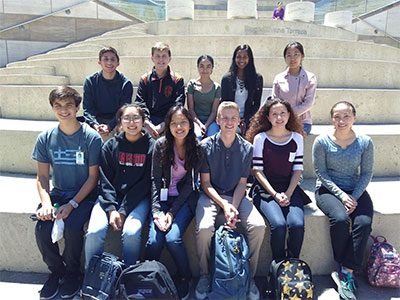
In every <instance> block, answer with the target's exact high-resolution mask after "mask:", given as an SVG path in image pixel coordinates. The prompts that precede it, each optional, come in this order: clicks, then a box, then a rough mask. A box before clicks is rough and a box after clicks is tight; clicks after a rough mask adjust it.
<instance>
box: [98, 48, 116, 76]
mask: <svg viewBox="0 0 400 300" xmlns="http://www.w3.org/2000/svg"><path fill="white" fill-rule="evenodd" d="M98 64H99V65H100V66H101V69H102V70H103V72H105V73H108V74H113V73H115V71H116V69H117V67H118V66H119V61H118V59H117V56H116V55H115V54H114V53H112V52H106V53H104V54H103V56H102V57H101V59H100V60H99V62H98Z"/></svg>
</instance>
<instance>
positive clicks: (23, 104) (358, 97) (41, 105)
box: [0, 85, 400, 124]
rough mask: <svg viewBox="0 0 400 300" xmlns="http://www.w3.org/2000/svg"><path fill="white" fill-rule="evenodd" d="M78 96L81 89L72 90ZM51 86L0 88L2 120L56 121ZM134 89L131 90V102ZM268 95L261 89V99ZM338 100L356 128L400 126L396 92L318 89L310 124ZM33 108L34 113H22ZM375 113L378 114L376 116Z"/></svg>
mask: <svg viewBox="0 0 400 300" xmlns="http://www.w3.org/2000/svg"><path fill="white" fill-rule="evenodd" d="M73 87H74V88H75V89H77V90H78V92H79V93H81V94H82V90H83V89H82V86H81V85H79V86H73ZM53 88H54V86H20V85H0V111H1V116H0V117H2V118H8V119H27V120H56V118H55V117H54V114H53V112H52V110H51V109H50V106H49V102H48V100H47V99H48V96H49V93H50V91H51V90H52V89H53ZM136 90H137V88H136V87H135V88H134V96H133V99H135V95H136ZM270 94H271V89H270V88H264V92H263V96H262V99H266V98H267V97H268V96H269V95H270ZM339 99H345V100H348V101H349V102H352V103H353V104H354V105H355V106H356V109H357V124H395V123H400V90H372V89H368V90H367V89H364V90H360V89H324V88H318V89H317V93H316V99H315V104H314V106H313V108H312V115H313V122H314V124H330V117H329V109H330V107H332V105H333V104H334V103H336V102H337V101H338V100H339ZM27 107H35V109H26V108H27ZM377 111H379V112H380V113H376V112H377Z"/></svg>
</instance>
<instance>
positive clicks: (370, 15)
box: [352, 0, 400, 24]
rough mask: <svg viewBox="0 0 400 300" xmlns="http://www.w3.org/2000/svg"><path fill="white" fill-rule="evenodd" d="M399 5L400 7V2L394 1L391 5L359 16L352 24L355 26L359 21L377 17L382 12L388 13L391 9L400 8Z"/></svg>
mask: <svg viewBox="0 0 400 300" xmlns="http://www.w3.org/2000/svg"><path fill="white" fill-rule="evenodd" d="M399 5H400V0H398V1H394V2H392V3H389V4H387V5H384V6H381V7H379V8H377V9H374V10H371V11H369V12H367V13H365V14H362V15H359V16H358V17H354V18H353V20H352V23H353V24H354V23H356V22H358V21H363V20H364V19H366V18H368V17H372V16H375V15H376V14H379V13H381V12H384V11H387V10H389V9H391V8H394V7H396V6H399Z"/></svg>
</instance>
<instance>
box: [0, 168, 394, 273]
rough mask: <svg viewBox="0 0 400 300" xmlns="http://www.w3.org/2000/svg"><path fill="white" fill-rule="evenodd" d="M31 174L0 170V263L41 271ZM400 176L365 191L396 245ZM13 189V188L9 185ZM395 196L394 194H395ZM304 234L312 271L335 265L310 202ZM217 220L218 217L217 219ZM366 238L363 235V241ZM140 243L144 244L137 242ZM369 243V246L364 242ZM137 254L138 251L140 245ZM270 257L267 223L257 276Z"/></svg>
mask: <svg viewBox="0 0 400 300" xmlns="http://www.w3.org/2000/svg"><path fill="white" fill-rule="evenodd" d="M35 182H36V180H35V178H34V177H29V176H26V175H22V176H21V175H18V174H1V175H0V184H1V186H2V187H5V188H3V189H2V193H3V194H2V197H3V198H4V199H12V201H5V202H4V203H3V205H2V206H1V209H0V220H1V221H2V224H3V230H1V231H0V261H1V264H0V269H1V270H6V271H20V272H47V270H46V266H45V264H44V263H43V262H42V260H41V257H40V254H39V251H38V249H37V247H36V243H35V238H34V226H35V223H34V222H32V221H31V220H29V216H30V214H32V213H34V211H35V209H36V207H37V205H38V203H39V202H38V201H39V198H38V195H37V191H36V185H35ZM399 183H400V177H397V178H375V179H374V180H373V182H371V183H370V185H369V186H368V192H369V193H370V194H371V198H372V199H373V202H374V210H375V214H374V221H373V230H372V234H373V235H379V234H382V235H384V236H386V238H387V239H388V241H389V242H390V243H391V244H392V245H393V246H394V247H395V248H397V249H399V248H400V236H399V235H398V233H397V231H396V230H392V228H400V206H399V203H400V201H397V200H400V199H397V198H399V197H398V196H394V197H395V198H393V195H397V194H398V193H397V191H398V185H399ZM302 185H303V188H304V189H305V190H306V193H307V194H309V195H310V197H312V198H313V192H314V185H315V182H314V180H305V181H304V182H303V184H302ZM16 190H18V193H15V191H16ZM396 197H397V198H396ZM305 215H306V218H305V224H306V227H305V237H304V242H303V247H302V252H301V258H302V259H304V260H305V261H306V262H307V263H309V264H310V267H311V269H312V271H313V274H314V275H320V274H329V273H330V272H331V271H332V270H334V269H335V268H336V264H335V262H334V261H333V257H332V250H331V244H330V237H329V222H328V219H327V217H325V216H324V215H323V213H322V212H321V211H320V210H319V209H318V208H317V206H316V205H315V202H313V203H311V204H310V205H308V206H306V207H305ZM219 221H221V220H219ZM194 232H195V231H194V220H193V221H192V223H191V224H190V225H189V228H188V230H187V231H186V233H185V235H184V240H185V245H186V248H187V251H188V256H189V259H190V265H191V269H192V272H193V275H194V276H198V260H197V253H196V246H195V245H196V244H195V236H194ZM142 237H143V240H142V245H143V246H144V243H145V241H146V239H147V226H146V225H145V226H144V230H143V234H142ZM370 244H371V242H370V241H369V245H370ZM143 248H144V247H143ZM368 249H369V247H368ZM105 250H106V251H110V252H112V253H116V254H120V251H121V243H120V239H119V233H117V232H112V231H110V232H109V235H108V238H107V240H106V246H105ZM142 255H143V251H142ZM161 261H162V262H164V263H165V264H166V266H167V267H168V269H169V270H170V272H171V273H172V274H174V273H175V271H176V268H175V266H174V264H173V262H172V261H171V258H170V256H169V254H168V253H166V251H164V253H163V255H162V257H161ZM270 261H271V250H270V245H269V229H267V231H266V234H265V238H264V242H263V245H262V249H261V251H260V260H259V265H258V271H257V275H258V276H266V275H267V272H268V265H269V263H270Z"/></svg>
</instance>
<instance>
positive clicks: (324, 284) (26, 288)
mask: <svg viewBox="0 0 400 300" xmlns="http://www.w3.org/2000/svg"><path fill="white" fill-rule="evenodd" d="M47 276H48V275H47V274H46V273H28V272H9V271H0V288H1V290H2V295H4V297H5V298H6V299H25V300H33V299H34V300H36V299H37V298H38V295H37V294H38V292H39V291H40V290H41V288H42V286H43V284H44V283H45V281H46V280H47ZM312 279H313V280H312V281H313V284H314V288H313V295H314V298H313V299H315V300H317V299H318V300H340V298H339V295H338V293H337V291H336V285H335V283H334V282H333V281H332V278H331V277H330V276H329V275H317V276H313V278H312ZM197 281H198V278H193V279H192V285H191V288H190V295H189V298H188V299H189V300H195V299H196V298H195V288H196V285H197ZM255 281H256V285H257V286H258V289H259V291H260V293H261V298H260V299H267V298H266V297H265V295H264V292H265V289H266V284H267V278H266V277H261V276H257V277H256V278H255ZM357 283H358V285H359V289H358V290H357V299H359V300H388V299H399V297H400V290H399V289H388V288H377V287H373V286H371V285H370V284H369V283H368V280H367V279H366V278H365V276H357ZM53 299H55V300H62V298H61V296H60V295H57V296H56V297H55V298H53ZM79 299H80V298H79V297H74V298H73V299H72V300H79Z"/></svg>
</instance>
